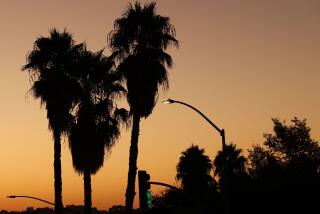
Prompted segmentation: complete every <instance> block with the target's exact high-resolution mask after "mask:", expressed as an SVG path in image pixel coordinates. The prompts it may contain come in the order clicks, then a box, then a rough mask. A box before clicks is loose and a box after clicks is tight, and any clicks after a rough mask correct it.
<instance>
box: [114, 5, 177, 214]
mask: <svg viewBox="0 0 320 214" xmlns="http://www.w3.org/2000/svg"><path fill="white" fill-rule="evenodd" d="M155 6H156V3H155V2H151V3H147V4H146V5H144V6H141V5H140V3H139V2H136V3H135V4H134V5H132V4H129V6H128V7H127V8H126V10H125V11H124V13H123V15H122V17H121V18H118V19H116V20H115V22H114V28H115V29H114V30H113V31H111V32H110V33H109V35H108V42H109V46H110V47H111V49H112V51H113V52H114V53H115V54H117V56H118V58H119V59H120V62H121V63H120V65H119V68H118V69H119V72H120V73H121V74H122V75H123V79H124V80H125V83H126V87H127V91H128V94H127V101H128V103H129V106H130V113H131V115H132V117H133V123H132V133H131V146H130V157H129V171H128V184H127V190H126V210H127V211H131V210H132V206H133V201H134V196H135V178H136V174H137V156H138V136H139V124H140V119H141V117H144V118H146V117H148V116H149V115H150V114H151V112H152V110H153V108H154V106H155V104H156V101H157V96H158V89H159V87H160V86H163V88H167V87H168V76H167V69H166V67H169V68H170V67H171V66H172V58H171V56H170V55H169V54H167V53H166V52H165V50H166V48H167V47H168V46H169V45H172V44H173V45H176V46H177V45H178V41H177V40H176V39H175V38H174V36H175V29H174V27H173V26H172V25H171V24H170V20H169V18H168V17H163V16H160V15H157V14H156V12H155V10H156V7H155Z"/></svg>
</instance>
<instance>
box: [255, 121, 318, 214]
mask: <svg viewBox="0 0 320 214" xmlns="http://www.w3.org/2000/svg"><path fill="white" fill-rule="evenodd" d="M291 122H292V125H286V123H285V121H284V122H281V121H280V120H279V119H273V123H274V134H265V135H264V137H265V141H264V147H261V146H254V147H253V149H252V150H250V151H249V160H250V169H249V173H250V176H251V177H252V190H253V193H254V194H255V195H256V197H252V201H253V204H254V205H255V206H256V207H262V208H263V209H262V210H263V211H262V212H261V213H270V212H272V211H273V210H275V209H277V210H278V211H279V212H280V213H316V212H319V206H318V199H317V197H316V195H317V194H319V191H320V172H319V166H320V146H319V144H318V142H316V141H315V140H313V139H311V137H310V130H311V129H310V128H309V127H308V126H307V124H306V120H300V119H298V118H294V119H293V120H292V121H291ZM267 204H268V205H267Z"/></svg>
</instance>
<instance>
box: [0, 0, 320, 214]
mask: <svg viewBox="0 0 320 214" xmlns="http://www.w3.org/2000/svg"><path fill="white" fill-rule="evenodd" d="M129 2H130V1H128V0H126V1H124V0H113V1H111V0H104V1H103V0H95V1H86V0H77V1H76V0H70V1H65V0H56V1H49V0H45V1H44V0H30V1H23V0H1V2H0V27H1V33H0V62H1V63H0V93H1V105H0V118H1V120H0V142H1V144H0V210H1V209H7V210H22V209H24V208H26V207H27V206H34V207H43V206H46V205H45V204H43V203H40V202H39V203H38V202H36V201H32V200H29V199H6V198H5V196H6V195H9V194H16V195H30V196H35V197H40V198H43V199H45V200H49V201H53V200H54V195H53V140H52V135H51V133H50V132H49V131H48V122H47V119H46V112H45V110H44V109H40V102H39V100H34V99H33V97H32V96H31V95H30V94H28V93H27V92H28V89H29V88H30V83H29V80H28V73H27V72H21V66H22V65H24V64H25V62H26V54H27V53H28V51H30V50H31V49H32V47H33V42H34V41H35V39H36V38H37V37H38V36H40V35H42V36H47V35H48V30H49V29H51V28H53V27H56V28H58V29H60V30H63V29H64V28H66V29H67V30H68V31H69V32H71V33H72V34H73V35H74V39H75V40H76V41H77V42H79V43H80V42H83V41H85V42H86V43H87V44H88V47H89V49H91V50H95V51H96V50H100V49H102V48H105V47H106V37H107V33H108V32H109V31H110V30H111V29H112V28H113V21H114V20H115V19H116V18H118V17H119V16H120V15H121V14H122V12H123V10H124V9H125V7H126V5H128V3H129ZM157 7H158V13H159V14H161V15H163V16H169V17H170V18H171V22H172V24H173V25H174V26H175V28H176V31H177V39H178V40H179V41H180V48H179V49H178V50H175V49H174V48H170V49H169V50H168V52H169V53H170V54H171V55H172V57H173V59H174V67H173V69H172V70H170V89H169V90H168V91H167V92H165V93H163V94H161V95H160V96H159V101H162V100H164V99H167V98H169V97H170V98H174V99H177V100H182V101H185V102H187V103H190V104H191V105H193V106H195V107H197V108H199V109H200V110H201V111H202V112H203V113H205V114H206V115H207V116H208V117H209V118H210V119H212V121H214V123H216V125H218V126H219V127H221V128H224V129H225V130H226V139H227V142H229V143H230V142H233V143H235V144H236V145H237V146H238V147H240V148H243V149H244V150H245V151H246V150H247V149H249V148H251V146H252V145H253V144H262V142H263V137H262V135H263V133H270V132H272V122H271V118H272V117H279V118H280V119H285V120H290V119H292V118H293V117H294V116H297V117H299V118H307V122H308V125H309V126H310V127H311V128H312V132H311V134H312V137H313V138H314V139H317V140H319V139H320V113H319V109H320V99H319V91H320V84H319V81H320V13H319V11H320V1H319V0H314V1H313V0H300V1H298V0H251V1H249V0H179V1H178V0H175V1H172V0H159V1H157ZM105 53H106V54H107V55H108V54H110V51H109V50H108V48H106V51H105ZM140 134H141V135H140V139H139V149H140V150H139V157H138V168H139V169H144V170H147V171H148V172H149V173H150V174H151V180H154V181H161V182H167V183H169V184H176V181H175V172H176V171H175V167H176V164H177V162H178V160H179V157H180V154H181V152H182V151H184V150H185V149H186V148H188V147H189V146H190V145H191V144H192V143H193V144H197V145H199V146H200V147H203V148H205V151H206V154H207V155H209V157H210V158H211V159H213V157H214V155H215V153H216V152H217V150H219V149H220V148H221V141H220V137H219V134H218V133H217V132H216V131H215V130H213V128H212V127H210V125H209V124H207V123H206V122H205V121H204V120H203V119H202V118H201V117H200V116H199V115H197V114H196V113H195V112H192V111H191V110H190V109H187V108H186V107H184V106H181V105H178V104H175V105H164V104H161V102H159V103H158V105H157V106H156V108H155V109H154V112H153V114H152V115H151V116H150V117H149V118H148V119H147V120H142V122H141V133H140ZM129 143H130V131H126V130H123V131H122V137H121V138H120V140H119V141H118V143H117V145H116V146H115V147H114V148H113V150H112V153H111V154H109V155H108V157H106V160H105V164H104V167H103V168H102V169H101V170H100V171H99V172H98V173H97V174H96V175H95V176H93V178H92V189H93V193H92V194H93V206H96V207H98V208H99V209H107V208H109V207H110V206H112V205H115V204H124V194H125V188H126V182H127V170H128V155H129ZM62 180H63V201H64V204H82V203H83V182H82V177H81V176H79V175H77V174H76V173H75V172H74V170H73V168H72V162H71V155H70V152H69V149H68V144H67V142H64V143H63V146H62ZM152 189H153V190H154V191H157V190H155V189H154V188H152ZM137 198H138V197H136V200H135V204H136V206H137V202H138V200H137Z"/></svg>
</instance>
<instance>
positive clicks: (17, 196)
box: [7, 195, 79, 214]
mask: <svg viewBox="0 0 320 214" xmlns="http://www.w3.org/2000/svg"><path fill="white" fill-rule="evenodd" d="M7 198H30V199H34V200H37V201H42V202H44V203H47V204H51V205H53V206H54V205H55V204H54V203H52V202H50V201H46V200H43V199H41V198H37V197H33V196H27V195H8V196H7ZM63 209H65V210H69V211H71V212H73V213H77V214H79V212H78V211H76V210H73V209H70V208H67V207H63Z"/></svg>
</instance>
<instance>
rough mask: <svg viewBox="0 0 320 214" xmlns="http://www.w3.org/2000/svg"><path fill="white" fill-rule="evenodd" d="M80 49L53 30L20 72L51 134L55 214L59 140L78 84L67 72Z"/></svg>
mask: <svg viewBox="0 0 320 214" xmlns="http://www.w3.org/2000/svg"><path fill="white" fill-rule="evenodd" d="M81 46H82V45H81V44H80V45H75V44H74V41H73V39H72V36H71V34H69V33H68V32H66V31H63V32H62V33H60V32H58V31H57V30H56V29H53V30H51V31H50V36H49V37H39V38H38V39H37V40H36V41H35V42H34V48H33V50H32V51H31V52H30V53H29V54H28V56H27V64H26V65H24V66H23V68H22V70H23V71H24V70H28V71H29V73H30V79H31V82H32V84H33V85H32V87H31V92H32V93H33V96H34V97H35V98H40V100H41V105H44V106H45V108H46V110H47V118H48V120H49V129H50V130H51V131H52V133H53V138H54V190H55V212H56V213H58V214H61V213H62V208H63V204H62V179H61V143H60V140H61V135H62V134H66V131H67V130H68V129H69V127H70V124H71V121H72V116H71V114H70V109H71V107H72V106H73V104H74V101H75V100H74V98H75V96H74V94H75V93H76V91H77V84H75V82H74V81H73V80H72V79H71V78H70V77H69V76H68V75H67V69H68V67H69V66H70V64H72V61H73V58H74V55H75V53H76V52H77V51H78V49H79V48H80V47H81Z"/></svg>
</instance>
